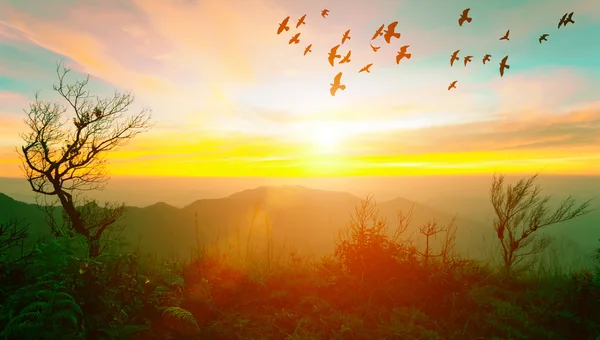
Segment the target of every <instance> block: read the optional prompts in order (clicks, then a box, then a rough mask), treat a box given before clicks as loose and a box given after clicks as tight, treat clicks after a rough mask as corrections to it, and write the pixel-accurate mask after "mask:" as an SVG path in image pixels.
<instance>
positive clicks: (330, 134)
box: [311, 124, 342, 153]
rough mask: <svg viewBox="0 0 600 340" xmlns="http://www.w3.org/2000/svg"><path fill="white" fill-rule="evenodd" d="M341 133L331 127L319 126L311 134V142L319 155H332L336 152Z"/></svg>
mask: <svg viewBox="0 0 600 340" xmlns="http://www.w3.org/2000/svg"><path fill="white" fill-rule="evenodd" d="M341 137H342V136H341V133H340V131H339V130H338V129H336V128H335V127H333V126H332V125H329V124H327V125H320V126H317V127H315V129H314V131H313V132H312V133H311V139H312V142H313V144H314V146H315V148H316V151H317V152H319V153H332V152H335V151H337V150H338V148H339V144H340V141H341V139H342V138H341Z"/></svg>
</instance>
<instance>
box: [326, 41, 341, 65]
mask: <svg viewBox="0 0 600 340" xmlns="http://www.w3.org/2000/svg"><path fill="white" fill-rule="evenodd" d="M338 48H340V45H335V46H333V47H332V48H331V51H329V58H328V60H329V64H330V65H331V66H333V63H334V62H335V58H341V57H342V56H341V55H339V54H337V50H338Z"/></svg>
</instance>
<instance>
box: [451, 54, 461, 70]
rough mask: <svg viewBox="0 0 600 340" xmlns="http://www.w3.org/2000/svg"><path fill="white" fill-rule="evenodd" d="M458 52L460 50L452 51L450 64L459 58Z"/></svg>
mask: <svg viewBox="0 0 600 340" xmlns="http://www.w3.org/2000/svg"><path fill="white" fill-rule="evenodd" d="M458 52H460V50H456V51H454V53H452V55H451V56H450V66H452V65H454V62H455V61H458V60H460V58H459V57H458Z"/></svg>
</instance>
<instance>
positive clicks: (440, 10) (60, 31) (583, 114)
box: [0, 0, 600, 177]
mask: <svg viewBox="0 0 600 340" xmlns="http://www.w3.org/2000/svg"><path fill="white" fill-rule="evenodd" d="M467 7H470V8H471V12H470V15H471V16H472V17H473V21H472V23H470V24H465V25H463V26H462V27H459V26H458V23H457V19H458V17H459V15H460V13H461V12H462V10H463V9H465V8H467ZM323 8H327V9H329V10H330V13H329V16H328V17H327V18H322V17H321V16H320V12H321V10H322V9H323ZM573 11H574V12H575V14H574V16H573V19H574V20H575V24H569V25H567V26H566V27H562V28H560V29H557V24H558V21H559V19H560V18H561V17H562V15H563V14H564V13H566V12H573ZM303 14H307V17H306V25H302V26H301V27H300V28H299V29H296V27H295V26H296V25H295V24H296V21H297V20H298V18H299V17H300V16H302V15H303ZM288 15H289V16H291V18H290V26H291V28H290V31H288V32H284V33H282V34H281V35H277V28H278V24H279V22H281V21H282V20H283V19H284V18H285V17H286V16H288ZM392 21H398V22H399V24H398V27H397V31H399V32H400V33H401V34H402V36H401V38H400V39H399V40H392V43H391V44H386V43H385V41H383V38H379V39H377V40H375V41H374V42H373V44H374V45H376V46H381V49H380V50H379V51H378V52H376V53H375V52H373V51H372V50H371V48H370V47H369V43H370V39H371V36H372V35H373V34H374V32H375V30H376V29H377V28H378V27H379V26H380V25H381V24H384V23H385V24H386V25H387V24H389V23H390V22H392ZM348 29H350V30H351V33H350V36H351V40H349V41H347V42H346V43H345V44H344V45H342V46H341V47H340V52H342V54H345V52H347V51H348V50H351V51H352V57H351V60H352V61H351V62H350V63H348V64H342V65H338V64H336V65H335V67H331V66H330V65H329V63H328V61H327V53H328V52H329V49H330V48H331V47H333V46H334V45H336V44H339V43H340V40H341V37H342V34H343V33H344V32H345V31H346V30H348ZM507 29H510V41H500V40H499V38H500V37H501V36H502V35H504V33H505V32H506V30H507ZM296 32H301V36H300V44H298V45H289V44H288V40H289V39H290V38H291V36H292V35H293V34H294V33H296ZM543 33H548V34H550V36H549V37H548V41H546V42H544V43H542V44H539V43H538V37H539V36H540V35H541V34H543ZM599 39H600V1H590V0H571V1H564V0H493V1H492V0H489V1H479V0H477V1H475V0H471V1H466V0H404V1H397V0H368V1H367V0H353V1H347V0H346V1H341V0H320V1H315V0H306V1H296V0H200V1H197V0H103V1H93V0H52V1H33V0H0V103H1V105H0V177H17V176H22V173H21V170H20V169H19V165H20V162H19V159H18V157H17V154H16V152H15V148H16V147H19V146H21V145H22V140H21V139H20V137H19V133H20V132H25V131H26V130H25V126H24V123H23V118H24V113H23V109H25V108H27V107H28V103H29V102H30V101H31V100H32V99H33V98H34V95H35V93H36V92H37V91H40V90H41V92H40V96H41V98H42V99H45V100H55V99H57V96H56V94H55V93H53V91H52V85H53V84H54V83H55V82H56V63H57V62H58V61H59V60H61V59H62V60H65V63H66V65H67V66H68V67H70V68H72V69H73V74H72V75H71V76H70V77H71V78H70V79H71V80H74V79H81V78H82V77H83V76H84V75H85V74H91V76H92V79H91V85H90V86H91V89H93V90H94V91H95V93H97V94H99V95H101V96H109V95H111V94H112V93H114V90H115V89H117V90H119V91H126V90H131V91H132V92H133V93H134V94H135V96H136V103H135V105H134V107H133V108H132V109H134V110H140V109H141V108H142V107H148V108H150V109H152V112H153V121H154V124H155V125H154V127H153V128H152V130H151V131H149V132H146V133H144V134H141V135H139V136H137V137H136V138H135V139H134V140H133V141H131V142H130V143H129V144H127V146H126V147H124V148H122V149H120V150H119V151H117V152H115V153H113V154H111V155H110V157H109V163H110V167H109V169H110V173H111V174H113V175H117V176H118V175H129V176H290V177H293V176H330V175H331V176H345V175H371V176H373V175H375V176H376V175H404V174H454V173H465V174H470V173H492V172H505V173H528V172H535V171H538V170H543V171H544V172H545V173H561V174H597V175H600V90H599V89H600V44H599V43H598V41H600V40H599ZM311 43H312V44H313V46H312V53H309V54H308V55H307V56H303V51H304V47H305V46H307V45H308V44H311ZM402 45H410V47H409V52H410V53H412V58H411V59H410V60H407V59H404V60H402V61H401V62H400V65H397V64H396V61H395V56H396V52H397V51H398V49H399V48H400V46H402ZM456 49H460V50H461V52H460V53H459V56H460V57H461V60H460V61H459V62H457V63H455V65H454V67H452V68H451V67H450V65H449V58H450V54H452V52H453V51H454V50H456ZM486 53H489V54H491V55H492V59H491V62H489V63H487V64H486V65H483V64H482V57H483V55H485V54H486ZM465 55H473V62H472V63H470V64H469V65H468V66H467V67H464V66H463V59H462V57H464V56H465ZM505 55H508V56H509V59H508V64H509V65H510V69H509V70H506V72H505V75H504V77H503V78H500V76H499V72H498V66H499V65H498V63H499V62H500V60H501V59H502V58H503V57H504V56H505ZM369 63H374V65H373V66H372V67H371V73H370V74H369V73H360V74H359V73H358V71H359V70H360V69H361V68H362V67H363V66H365V65H366V64H369ZM338 72H343V77H342V83H343V84H345V85H346V86H347V88H346V90H345V91H341V90H340V91H338V92H337V94H336V96H335V97H332V96H331V95H330V93H329V84H330V83H331V82H332V81H333V77H334V76H335V75H336V74H337V73H338ZM454 80H458V83H457V89H453V90H451V91H448V90H447V87H448V85H449V83H450V82H452V81H454Z"/></svg>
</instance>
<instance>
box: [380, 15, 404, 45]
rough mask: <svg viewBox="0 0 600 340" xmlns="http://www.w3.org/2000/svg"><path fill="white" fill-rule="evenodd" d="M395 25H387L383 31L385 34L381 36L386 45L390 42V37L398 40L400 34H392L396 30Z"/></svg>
mask: <svg viewBox="0 0 600 340" xmlns="http://www.w3.org/2000/svg"><path fill="white" fill-rule="evenodd" d="M396 25H398V22H397V21H394V22H392V23H391V24H389V25H388V27H387V30H385V31H383V32H384V33H385V34H384V35H383V38H384V39H385V42H387V43H388V44H389V43H390V42H391V39H392V37H394V38H396V39H400V33H396V32H394V30H395V29H396Z"/></svg>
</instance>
